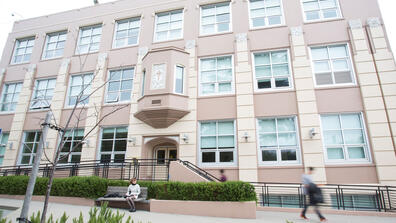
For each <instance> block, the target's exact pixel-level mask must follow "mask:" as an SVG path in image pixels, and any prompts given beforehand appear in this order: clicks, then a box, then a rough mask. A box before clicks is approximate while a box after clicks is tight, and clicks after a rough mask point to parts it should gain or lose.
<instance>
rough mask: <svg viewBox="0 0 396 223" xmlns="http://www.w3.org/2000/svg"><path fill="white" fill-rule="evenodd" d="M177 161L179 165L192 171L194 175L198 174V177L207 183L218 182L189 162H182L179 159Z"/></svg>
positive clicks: (215, 178) (217, 179)
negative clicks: (207, 181)
mask: <svg viewBox="0 0 396 223" xmlns="http://www.w3.org/2000/svg"><path fill="white" fill-rule="evenodd" d="M178 161H179V162H180V163H182V164H183V165H184V166H186V167H188V168H189V169H190V170H192V171H194V172H195V173H197V174H199V175H200V176H202V177H204V178H205V179H207V180H209V181H217V182H219V181H220V179H219V178H217V177H215V176H213V175H212V174H210V173H209V172H207V171H206V170H204V169H201V168H199V167H198V166H196V165H194V164H192V163H191V162H189V161H183V160H180V159H178Z"/></svg>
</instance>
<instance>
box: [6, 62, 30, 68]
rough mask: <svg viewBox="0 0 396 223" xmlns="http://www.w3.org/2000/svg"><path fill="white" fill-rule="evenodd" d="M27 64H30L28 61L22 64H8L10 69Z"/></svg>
mask: <svg viewBox="0 0 396 223" xmlns="http://www.w3.org/2000/svg"><path fill="white" fill-rule="evenodd" d="M27 64H30V61H29V62H23V63H10V64H9V66H10V67H17V66H20V65H27Z"/></svg>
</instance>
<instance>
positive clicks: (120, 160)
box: [114, 154, 125, 163]
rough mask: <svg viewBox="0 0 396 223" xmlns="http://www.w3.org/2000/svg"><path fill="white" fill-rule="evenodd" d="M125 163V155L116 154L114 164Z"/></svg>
mask: <svg viewBox="0 0 396 223" xmlns="http://www.w3.org/2000/svg"><path fill="white" fill-rule="evenodd" d="M124 161H125V154H115V155H114V162H115V163H123V162H124Z"/></svg>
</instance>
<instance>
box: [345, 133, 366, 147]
mask: <svg viewBox="0 0 396 223" xmlns="http://www.w3.org/2000/svg"><path fill="white" fill-rule="evenodd" d="M344 137H345V143H346V144H364V137H363V132H362V130H345V131H344Z"/></svg>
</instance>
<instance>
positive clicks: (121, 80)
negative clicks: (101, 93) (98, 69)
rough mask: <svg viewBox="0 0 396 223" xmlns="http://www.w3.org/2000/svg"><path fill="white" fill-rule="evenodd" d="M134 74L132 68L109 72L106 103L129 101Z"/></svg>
mask: <svg viewBox="0 0 396 223" xmlns="http://www.w3.org/2000/svg"><path fill="white" fill-rule="evenodd" d="M134 72H135V69H134V68H128V69H122V70H113V71H110V74H109V82H108V83H107V96H106V103H115V102H121V101H129V100H131V94H132V87H133V75H134Z"/></svg>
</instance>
